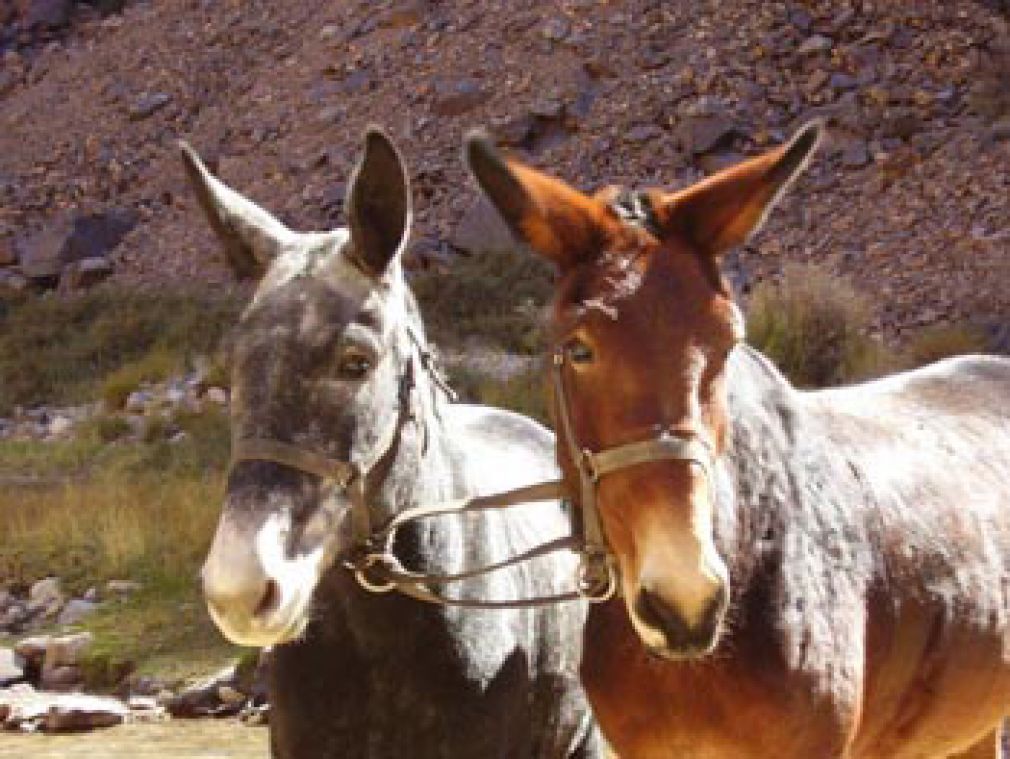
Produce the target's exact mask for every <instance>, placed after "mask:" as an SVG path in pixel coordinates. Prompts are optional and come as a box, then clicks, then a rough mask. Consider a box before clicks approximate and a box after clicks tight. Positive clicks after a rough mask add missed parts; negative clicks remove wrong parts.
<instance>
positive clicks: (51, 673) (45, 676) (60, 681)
mask: <svg viewBox="0 0 1010 759" xmlns="http://www.w3.org/2000/svg"><path fill="white" fill-rule="evenodd" d="M83 681H84V676H83V675H82V674H81V668H80V667H78V666H76V665H74V664H64V665H60V666H59V667H53V668H52V669H43V670H42V679H41V681H40V682H39V685H41V686H42V688H43V689H44V690H51V691H68V690H74V689H75V688H77V687H79V686H80V685H82V684H83Z"/></svg>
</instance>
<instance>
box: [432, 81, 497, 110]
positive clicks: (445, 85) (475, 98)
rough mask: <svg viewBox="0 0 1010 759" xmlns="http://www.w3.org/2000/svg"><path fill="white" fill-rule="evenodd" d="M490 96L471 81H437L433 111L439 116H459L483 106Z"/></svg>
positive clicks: (475, 82)
mask: <svg viewBox="0 0 1010 759" xmlns="http://www.w3.org/2000/svg"><path fill="white" fill-rule="evenodd" d="M490 96H491V95H490V93H489V92H487V91H486V90H484V89H483V88H482V87H481V86H480V83H479V82H477V81H475V80H473V79H457V80H439V81H438V82H436V83H435V102H434V110H435V113H437V114H438V115H439V116H459V115H461V114H464V113H466V112H467V111H471V110H473V109H474V108H476V107H477V106H479V105H481V104H483V103H484V102H485V101H486V100H487V99H488V98H489V97H490Z"/></svg>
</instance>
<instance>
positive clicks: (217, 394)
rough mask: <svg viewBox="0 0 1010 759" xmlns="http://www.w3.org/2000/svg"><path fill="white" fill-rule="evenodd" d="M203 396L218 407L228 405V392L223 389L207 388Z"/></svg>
mask: <svg viewBox="0 0 1010 759" xmlns="http://www.w3.org/2000/svg"><path fill="white" fill-rule="evenodd" d="M205 396H206V398H207V400H209V401H210V402H211V403H216V404H218V405H219V406H225V405H227V404H228V391H227V390H225V389H224V388H223V387H209V388H207V392H206V393H205Z"/></svg>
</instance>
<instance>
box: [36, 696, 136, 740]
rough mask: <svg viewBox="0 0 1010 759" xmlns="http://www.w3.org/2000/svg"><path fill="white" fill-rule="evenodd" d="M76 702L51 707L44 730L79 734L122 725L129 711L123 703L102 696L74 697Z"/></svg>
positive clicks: (43, 722)
mask: <svg viewBox="0 0 1010 759" xmlns="http://www.w3.org/2000/svg"><path fill="white" fill-rule="evenodd" d="M74 698H75V699H76V700H74V701H70V702H68V703H66V704H64V703H58V704H57V705H55V706H50V707H49V710H48V712H47V713H46V715H45V718H44V719H43V721H42V729H43V730H44V731H45V732H50V733H63V732H78V731H81V730H94V729H96V728H101V727H112V726H114V725H119V724H121V723H122V722H123V721H124V720H125V719H126V717H127V714H128V713H129V710H128V709H127V708H126V705H125V704H123V703H122V702H121V701H118V700H116V699H113V698H103V697H100V696H79V695H78V696H74Z"/></svg>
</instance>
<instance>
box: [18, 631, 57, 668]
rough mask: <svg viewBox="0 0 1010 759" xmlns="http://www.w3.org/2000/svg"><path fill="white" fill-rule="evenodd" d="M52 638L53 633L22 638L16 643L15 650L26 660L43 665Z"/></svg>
mask: <svg viewBox="0 0 1010 759" xmlns="http://www.w3.org/2000/svg"><path fill="white" fill-rule="evenodd" d="M51 640H52V636H51V635H33V636H32V637H30V638H22V639H21V640H19V641H18V642H17V643H15V644H14V652H15V653H16V654H18V655H19V656H21V657H23V658H24V659H25V660H27V661H29V662H35V663H36V664H38V665H39V666H41V664H42V660H43V659H45V656H46V649H47V648H49V643H50V641H51Z"/></svg>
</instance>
